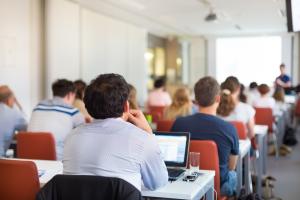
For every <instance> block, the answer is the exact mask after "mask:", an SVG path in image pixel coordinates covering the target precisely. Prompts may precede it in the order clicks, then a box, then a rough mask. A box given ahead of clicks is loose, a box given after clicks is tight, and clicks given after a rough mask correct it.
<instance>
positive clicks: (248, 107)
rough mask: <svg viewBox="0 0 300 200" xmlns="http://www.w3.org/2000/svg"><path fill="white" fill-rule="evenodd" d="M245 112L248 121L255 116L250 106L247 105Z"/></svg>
mask: <svg viewBox="0 0 300 200" xmlns="http://www.w3.org/2000/svg"><path fill="white" fill-rule="evenodd" d="M247 113H248V120H247V122H249V121H250V120H251V119H252V118H254V116H255V109H254V108H253V107H252V106H250V105H247Z"/></svg>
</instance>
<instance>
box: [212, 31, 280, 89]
mask: <svg viewBox="0 0 300 200" xmlns="http://www.w3.org/2000/svg"><path fill="white" fill-rule="evenodd" d="M216 45H217V46H216V65H217V66H216V74H217V80H218V81H219V82H223V81H224V80H225V79H226V77H228V76H231V75H233V76H236V77H238V79H239V80H240V82H241V83H243V84H245V86H248V85H249V83H250V82H252V81H256V82H257V83H258V84H261V83H266V84H268V85H273V82H274V80H275V78H276V77H277V76H278V75H279V65H280V63H281V62H282V61H281V37H280V36H269V37H239V38H219V39H217V42H216Z"/></svg>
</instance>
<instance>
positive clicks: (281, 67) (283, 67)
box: [279, 63, 285, 75]
mask: <svg viewBox="0 0 300 200" xmlns="http://www.w3.org/2000/svg"><path fill="white" fill-rule="evenodd" d="M279 69H280V73H281V74H282V75H283V74H285V64H284V63H282V64H281V65H280V66H279Z"/></svg>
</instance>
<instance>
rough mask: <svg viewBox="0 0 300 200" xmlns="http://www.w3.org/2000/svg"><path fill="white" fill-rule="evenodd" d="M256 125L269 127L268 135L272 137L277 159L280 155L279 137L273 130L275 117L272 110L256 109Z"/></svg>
mask: <svg viewBox="0 0 300 200" xmlns="http://www.w3.org/2000/svg"><path fill="white" fill-rule="evenodd" d="M255 111H256V112H255V123H256V124H259V125H265V126H268V133H269V135H270V136H271V137H272V139H273V142H274V144H275V150H276V157H278V155H279V149H278V143H277V136H276V132H275V129H274V128H273V124H274V117H273V110H272V108H255Z"/></svg>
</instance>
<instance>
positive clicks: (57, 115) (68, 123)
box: [28, 79, 85, 160]
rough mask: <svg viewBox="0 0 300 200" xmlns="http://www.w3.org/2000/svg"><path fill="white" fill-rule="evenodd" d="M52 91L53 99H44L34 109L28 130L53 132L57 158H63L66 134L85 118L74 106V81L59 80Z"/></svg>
mask: <svg viewBox="0 0 300 200" xmlns="http://www.w3.org/2000/svg"><path fill="white" fill-rule="evenodd" d="M52 92H53V96H54V97H53V99H49V100H43V101H41V102H40V103H39V104H38V105H37V106H36V107H35V108H34V109H33V112H32V115H31V119H30V122H29V125H28V131H30V132H50V133H52V134H53V136H54V139H55V143H56V159H57V160H62V159H63V148H64V140H65V138H66V136H67V135H68V134H69V133H70V132H71V130H72V129H73V128H75V127H77V126H79V125H80V124H83V123H84V122H85V120H84V116H83V115H82V114H81V113H80V112H79V110H78V109H77V108H74V107H73V106H72V105H73V102H74V100H75V92H76V89H75V86H74V84H73V82H72V81H69V80H66V79H60V80H57V81H56V82H54V83H53V85H52Z"/></svg>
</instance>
